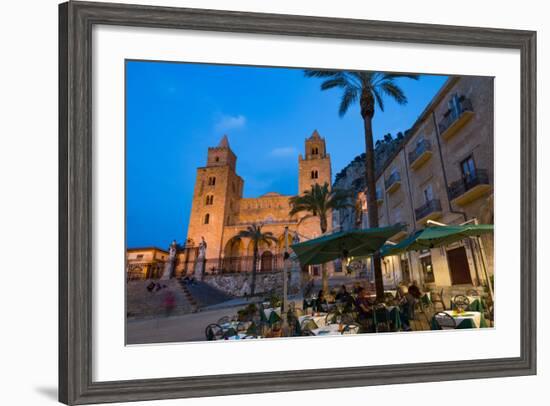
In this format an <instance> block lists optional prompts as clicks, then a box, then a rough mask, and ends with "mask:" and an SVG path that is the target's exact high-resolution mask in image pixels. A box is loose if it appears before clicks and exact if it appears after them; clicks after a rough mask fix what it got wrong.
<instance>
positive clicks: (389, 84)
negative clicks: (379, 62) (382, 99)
mask: <svg viewBox="0 0 550 406" xmlns="http://www.w3.org/2000/svg"><path fill="white" fill-rule="evenodd" d="M380 88H381V89H382V91H383V92H384V93H385V94H386V95H388V96H390V97H391V98H393V99H394V100H395V101H396V102H397V103H398V104H407V96H405V93H403V90H402V89H401V88H400V87H399V86H397V85H396V84H395V83H393V81H390V80H387V81H385V82H382V83H381V84H380Z"/></svg>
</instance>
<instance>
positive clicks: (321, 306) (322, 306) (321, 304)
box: [314, 289, 328, 312]
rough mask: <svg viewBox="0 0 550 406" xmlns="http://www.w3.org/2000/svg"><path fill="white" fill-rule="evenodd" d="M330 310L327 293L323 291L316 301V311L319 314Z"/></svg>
mask: <svg viewBox="0 0 550 406" xmlns="http://www.w3.org/2000/svg"><path fill="white" fill-rule="evenodd" d="M327 308H328V304H327V299H326V298H325V292H323V289H321V290H320V291H319V294H318V295H317V300H316V301H315V307H314V309H315V311H317V312H326V311H327Z"/></svg>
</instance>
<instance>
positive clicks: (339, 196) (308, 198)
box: [290, 182, 353, 292]
mask: <svg viewBox="0 0 550 406" xmlns="http://www.w3.org/2000/svg"><path fill="white" fill-rule="evenodd" d="M349 197H350V196H349V194H348V193H347V192H345V191H343V190H339V189H333V190H330V189H329V185H328V183H327V182H325V184H324V185H323V186H321V185H319V184H318V183H315V184H314V185H312V186H311V190H306V191H305V192H304V194H302V195H300V196H293V197H291V198H290V205H291V207H292V209H291V210H290V215H291V216H294V215H296V214H298V213H301V212H308V213H309V214H307V215H305V216H304V217H302V218H301V219H300V222H302V221H304V220H306V219H308V218H312V217H318V218H319V226H320V228H321V234H325V233H326V232H327V230H328V216H329V213H330V212H331V211H332V210H338V209H342V208H345V207H352V206H353V205H352V204H350V203H349V202H348V198H349ZM322 277H323V290H324V291H325V292H328V275H327V271H326V268H325V266H324V265H323V266H322Z"/></svg>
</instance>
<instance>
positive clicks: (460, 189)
mask: <svg viewBox="0 0 550 406" xmlns="http://www.w3.org/2000/svg"><path fill="white" fill-rule="evenodd" d="M479 185H489V174H488V173H487V170H486V169H476V170H475V172H474V173H472V174H470V175H467V176H464V177H463V178H462V179H460V180H457V181H455V182H453V183H451V185H450V186H449V195H450V197H451V200H453V199H456V198H457V197H459V196H462V195H463V194H465V193H466V192H467V191H469V190H471V189H473V188H474V187H476V186H479Z"/></svg>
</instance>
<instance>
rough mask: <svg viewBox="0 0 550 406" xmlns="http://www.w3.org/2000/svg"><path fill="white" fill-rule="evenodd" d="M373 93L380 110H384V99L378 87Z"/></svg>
mask: <svg viewBox="0 0 550 406" xmlns="http://www.w3.org/2000/svg"><path fill="white" fill-rule="evenodd" d="M372 94H374V99H375V100H376V103H377V104H378V107H380V110H381V111H384V99H382V96H380V92H379V91H378V89H377V88H376V87H375V88H373V89H372Z"/></svg>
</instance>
